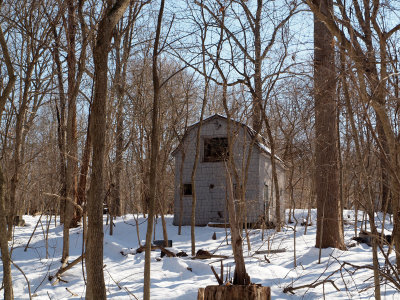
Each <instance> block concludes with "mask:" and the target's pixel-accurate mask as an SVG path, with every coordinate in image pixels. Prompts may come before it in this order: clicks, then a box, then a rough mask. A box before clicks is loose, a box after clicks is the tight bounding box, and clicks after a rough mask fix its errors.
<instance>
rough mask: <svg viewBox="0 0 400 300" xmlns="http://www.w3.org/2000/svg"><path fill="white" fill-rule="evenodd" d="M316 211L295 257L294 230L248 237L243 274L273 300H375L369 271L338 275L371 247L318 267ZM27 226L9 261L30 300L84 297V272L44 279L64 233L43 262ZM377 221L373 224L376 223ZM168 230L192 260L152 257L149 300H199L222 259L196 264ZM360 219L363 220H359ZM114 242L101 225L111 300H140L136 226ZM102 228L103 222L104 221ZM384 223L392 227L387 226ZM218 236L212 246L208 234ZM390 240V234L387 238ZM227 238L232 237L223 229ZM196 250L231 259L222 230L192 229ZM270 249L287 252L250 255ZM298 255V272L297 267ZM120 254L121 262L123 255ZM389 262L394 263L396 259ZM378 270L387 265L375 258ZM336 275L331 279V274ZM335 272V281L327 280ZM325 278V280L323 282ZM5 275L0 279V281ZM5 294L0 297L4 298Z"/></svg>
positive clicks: (118, 231)
mask: <svg viewBox="0 0 400 300" xmlns="http://www.w3.org/2000/svg"><path fill="white" fill-rule="evenodd" d="M315 213H316V212H315V211H313V212H312V219H313V220H312V223H313V225H312V226H310V227H309V228H308V232H307V234H306V235H304V227H302V226H300V225H298V226H297V232H296V252H294V234H293V232H294V230H293V224H289V225H288V226H285V227H284V228H283V231H282V232H280V233H276V232H275V231H273V230H268V231H265V232H264V240H262V238H261V236H262V235H261V230H259V229H255V230H251V231H250V241H251V250H250V251H248V247H247V244H246V243H245V244H244V249H245V253H244V255H245V261H246V267H247V272H248V274H249V275H250V277H251V280H252V282H254V283H259V284H262V285H264V286H270V287H271V292H272V298H273V299H319V298H324V296H325V297H326V298H327V299H370V298H374V289H373V277H372V276H373V273H372V271H370V270H367V269H360V270H357V271H355V272H353V271H354V269H352V268H351V267H348V266H347V267H346V268H343V269H342V271H340V270H339V267H340V265H341V263H343V262H349V263H352V264H355V265H358V266H366V265H371V264H372V252H371V248H370V247H368V246H367V245H365V244H359V245H356V246H355V247H352V248H349V250H348V251H339V250H335V249H330V248H328V249H323V250H322V252H321V255H322V256H321V263H320V264H318V256H319V249H317V248H314V245H315V232H316V226H315V218H316V216H315ZM296 215H297V219H298V220H302V219H303V218H304V217H305V215H306V211H302V210H298V211H296ZM344 217H345V219H346V224H347V225H345V241H346V243H350V242H354V241H351V238H352V237H353V236H354V225H351V224H352V223H353V224H354V212H352V211H345V212H344ZM24 219H25V221H26V223H27V224H26V226H25V227H17V228H16V229H15V239H14V241H13V243H12V247H13V251H12V259H13V261H14V263H15V264H16V265H17V266H19V267H20V268H21V270H22V271H23V272H24V273H25V275H26V277H27V279H28V281H29V286H30V290H31V294H32V297H34V299H81V298H84V297H85V283H84V277H83V276H84V275H83V272H84V271H85V270H84V268H83V267H82V264H81V263H80V264H78V265H76V266H74V267H73V268H72V269H71V270H69V271H67V272H66V273H64V274H63V276H62V280H63V281H60V282H58V283H57V284H55V285H52V282H50V281H49V279H48V278H49V276H51V275H54V274H55V273H56V272H57V270H58V269H59V267H60V264H61V263H60V258H61V251H62V226H57V227H54V221H52V223H51V224H50V227H49V237H48V257H47V258H46V246H45V240H44V235H45V230H46V224H47V223H46V217H45V216H43V217H42V220H41V223H39V226H38V227H37V229H36V232H35V235H34V236H33V239H32V240H31V242H30V245H29V248H28V249H27V251H26V252H25V251H24V248H25V246H26V244H27V242H28V239H29V237H30V235H31V233H32V231H33V229H34V227H35V225H36V223H37V221H38V219H39V216H36V217H32V216H25V217H24ZM378 219H379V218H378V217H377V220H378ZM166 220H167V224H168V238H169V239H171V240H173V251H175V252H178V251H185V252H187V254H188V255H189V256H188V257H182V258H175V257H173V258H167V257H164V258H162V259H160V258H159V257H160V251H159V250H157V251H153V252H152V262H151V297H152V299H182V300H186V299H188V300H190V299H196V298H197V290H198V288H200V287H205V286H207V285H215V284H217V282H216V279H215V277H214V275H213V274H212V271H211V269H210V266H214V268H215V270H216V272H217V273H218V274H219V273H220V260H221V259H218V258H214V259H208V260H197V259H196V260H194V259H191V257H190V249H191V246H190V227H189V226H184V227H182V235H178V234H177V232H178V227H176V226H173V225H172V216H167V217H166ZM359 220H361V214H360V216H359ZM115 223H116V226H115V230H114V235H113V236H110V235H109V226H108V225H104V231H105V235H104V276H105V283H106V288H107V296H108V298H110V299H135V298H137V299H141V298H142V288H143V273H144V269H143V268H144V253H140V254H126V253H134V252H135V251H134V249H136V248H138V246H139V243H138V237H137V233H136V232H137V228H136V225H135V220H134V218H133V216H132V215H127V216H124V217H121V218H118V219H117V220H116V222H115ZM104 224H105V222H104ZM139 224H140V226H139V232H140V239H141V240H144V239H145V232H146V225H147V222H146V219H144V218H142V217H140V218H139ZM386 224H389V225H388V226H390V222H389V220H387V221H386ZM214 232H215V233H216V237H217V239H216V240H213V239H212V235H213V234H214ZM388 233H389V232H388ZM228 235H229V230H228ZM162 238H163V237H162V227H161V221H160V220H158V223H157V224H156V236H155V239H162ZM196 241H197V242H196V250H198V249H203V250H207V251H209V252H211V253H214V254H217V255H227V256H230V257H231V256H232V250H231V246H230V245H227V243H226V231H225V229H224V228H211V227H196ZM70 249H71V250H70V254H71V257H70V260H69V261H70V262H71V261H72V260H74V259H75V258H77V257H79V256H80V254H81V253H82V229H81V228H76V229H72V230H71V233H70ZM268 249H273V250H275V249H286V252H282V253H275V254H255V251H263V250H268ZM295 253H296V262H297V267H294V255H295ZM123 254H125V255H123ZM390 259H391V260H392V261H394V256H393V254H392V255H391V257H390ZM380 263H381V265H384V259H383V257H382V255H381V256H380ZM223 264H224V272H225V275H226V273H227V272H229V271H230V274H231V275H232V274H233V270H234V264H233V259H225V260H223ZM12 269H13V271H12V272H13V273H12V275H13V284H14V295H15V299H29V290H28V283H27V281H26V279H25V277H24V276H23V274H22V273H21V272H20V271H19V270H18V269H17V268H15V267H13V268H12ZM335 271H336V272H335ZM332 273H333V275H331V274H332ZM328 276H330V277H329V278H328ZM327 278H328V279H329V280H333V282H334V284H335V286H336V287H337V288H338V289H339V291H337V290H336V289H335V287H334V285H333V284H331V283H330V282H326V283H325V284H321V285H318V286H317V287H315V288H309V287H306V288H302V289H297V290H295V291H294V294H290V293H287V294H286V293H284V292H283V290H284V289H285V288H286V287H288V286H291V285H292V286H294V287H298V286H302V285H307V284H310V283H315V282H319V281H323V280H324V279H327ZM1 279H2V273H1V274H0V280H1ZM2 293H3V291H1V294H2ZM381 293H382V296H383V298H384V299H400V293H398V292H397V291H396V290H395V289H394V288H393V287H392V286H391V284H388V283H383V284H382V286H381Z"/></svg>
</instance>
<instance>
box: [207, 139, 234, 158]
mask: <svg viewBox="0 0 400 300" xmlns="http://www.w3.org/2000/svg"><path fill="white" fill-rule="evenodd" d="M228 155H229V153H228V139H227V138H226V137H216V138H207V139H204V161H205V162H216V161H223V160H226V158H227V157H228Z"/></svg>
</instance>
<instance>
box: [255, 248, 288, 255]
mask: <svg viewBox="0 0 400 300" xmlns="http://www.w3.org/2000/svg"><path fill="white" fill-rule="evenodd" d="M283 252H286V248H282V249H270V250H259V251H255V252H254V254H274V253H283Z"/></svg>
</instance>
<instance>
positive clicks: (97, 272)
mask: <svg viewBox="0 0 400 300" xmlns="http://www.w3.org/2000/svg"><path fill="white" fill-rule="evenodd" d="M128 4H129V0H119V1H116V2H115V4H114V5H113V6H112V7H111V5H109V6H108V7H107V9H106V11H105V13H104V15H103V17H102V19H101V21H100V24H99V27H98V32H97V38H96V45H95V48H94V53H93V58H94V65H95V79H94V80H95V93H94V99H93V104H92V115H91V118H92V119H91V124H90V134H91V138H92V142H93V156H92V157H93V165H92V178H91V186H90V193H89V199H88V242H87V250H86V253H87V261H86V271H87V289H86V299H106V289H105V284H104V273H103V235H104V233H103V199H104V178H103V177H104V175H103V173H104V170H103V167H104V154H105V132H106V107H107V68H108V52H109V47H110V43H111V37H112V31H113V29H114V27H115V25H116V24H117V22H118V21H119V19H120V18H121V17H122V15H123V14H124V12H125V9H126V8H127V6H128Z"/></svg>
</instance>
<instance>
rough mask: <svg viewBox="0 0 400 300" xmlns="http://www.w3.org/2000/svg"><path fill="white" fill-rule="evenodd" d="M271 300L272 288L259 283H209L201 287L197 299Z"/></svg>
mask: <svg viewBox="0 0 400 300" xmlns="http://www.w3.org/2000/svg"><path fill="white" fill-rule="evenodd" d="M225 299H229V300H270V299H271V289H270V287H266V286H258V285H230V286H227V285H209V286H207V287H206V288H205V289H204V288H200V289H199V292H198V296H197V300H225Z"/></svg>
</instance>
